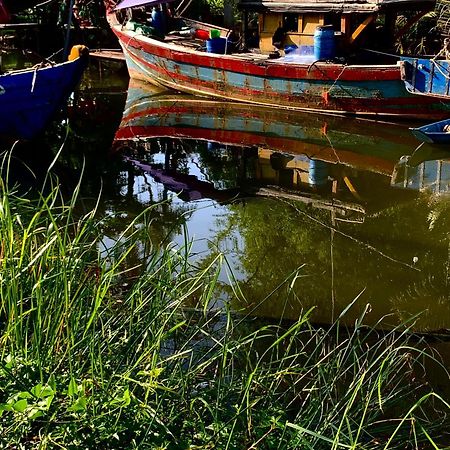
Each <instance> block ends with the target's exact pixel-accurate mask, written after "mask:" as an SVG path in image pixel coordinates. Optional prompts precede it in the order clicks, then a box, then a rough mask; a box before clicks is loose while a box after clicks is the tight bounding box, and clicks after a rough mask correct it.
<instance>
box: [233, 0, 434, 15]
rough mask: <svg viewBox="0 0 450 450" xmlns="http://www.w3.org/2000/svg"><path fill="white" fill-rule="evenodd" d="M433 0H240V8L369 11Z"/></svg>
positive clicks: (423, 4) (419, 6)
mask: <svg viewBox="0 0 450 450" xmlns="http://www.w3.org/2000/svg"><path fill="white" fill-rule="evenodd" d="M435 3H436V1H435V0H344V1H343V0H283V1H280V0H240V1H239V6H240V8H242V9H250V10H269V11H273V12H293V13H315V12H317V13H320V12H321V13H324V12H340V13H370V12H378V11H380V10H382V9H398V10H402V9H403V10H406V9H418V10H420V9H430V8H432V7H433V5H434V4H435Z"/></svg>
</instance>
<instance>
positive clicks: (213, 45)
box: [206, 37, 227, 55]
mask: <svg viewBox="0 0 450 450" xmlns="http://www.w3.org/2000/svg"><path fill="white" fill-rule="evenodd" d="M226 46H227V40H226V38H223V37H216V38H212V39H207V40H206V51H207V52H208V53H220V54H221V55H223V54H224V53H225V49H226Z"/></svg>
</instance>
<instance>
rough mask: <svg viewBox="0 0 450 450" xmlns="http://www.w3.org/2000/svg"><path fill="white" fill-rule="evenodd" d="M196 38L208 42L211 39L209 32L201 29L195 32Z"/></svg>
mask: <svg viewBox="0 0 450 450" xmlns="http://www.w3.org/2000/svg"><path fill="white" fill-rule="evenodd" d="M194 37H195V38H197V39H203V40H204V41H206V40H207V39H209V31H206V30H200V29H199V30H195V32H194Z"/></svg>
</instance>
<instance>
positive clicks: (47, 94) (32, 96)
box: [0, 46, 89, 139]
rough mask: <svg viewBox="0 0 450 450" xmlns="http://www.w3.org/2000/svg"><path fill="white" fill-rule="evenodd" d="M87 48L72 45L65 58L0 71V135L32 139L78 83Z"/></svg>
mask: <svg viewBox="0 0 450 450" xmlns="http://www.w3.org/2000/svg"><path fill="white" fill-rule="evenodd" d="M88 53H89V51H88V49H87V48H86V47H84V46H75V47H74V48H73V49H72V52H71V56H70V57H69V60H68V61H65V62H63V63H59V64H56V63H52V62H50V61H46V62H44V63H42V64H38V65H36V66H35V67H33V68H30V69H24V70H15V71H12V72H9V73H5V74H3V75H0V137H2V138H3V139H32V138H33V137H35V136H36V135H38V134H39V133H40V132H41V131H43V130H44V128H45V126H46V125H47V124H48V123H49V121H50V120H51V119H52V117H53V116H54V115H55V113H56V112H57V111H58V110H59V109H60V108H61V106H62V105H63V104H64V103H65V102H66V101H67V99H68V97H69V95H70V94H71V93H72V92H73V90H74V88H75V87H76V85H77V84H78V83H79V81H80V79H81V76H82V74H83V71H84V69H85V68H86V66H87V61H88Z"/></svg>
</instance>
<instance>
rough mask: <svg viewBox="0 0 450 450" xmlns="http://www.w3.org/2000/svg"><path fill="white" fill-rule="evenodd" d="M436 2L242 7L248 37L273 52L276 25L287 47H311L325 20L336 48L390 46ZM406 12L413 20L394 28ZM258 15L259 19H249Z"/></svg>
mask: <svg viewBox="0 0 450 450" xmlns="http://www.w3.org/2000/svg"><path fill="white" fill-rule="evenodd" d="M434 4H435V1H434V0H347V1H342V0H340V1H334V0H324V1H323V0H240V2H239V8H240V9H241V10H242V11H243V13H244V16H245V19H244V23H245V24H246V26H247V29H246V30H244V31H245V35H246V37H247V40H253V41H258V44H259V48H260V50H261V52H262V53H270V52H272V51H273V50H274V42H273V37H274V34H275V33H276V31H277V30H278V32H280V31H282V33H283V43H282V44H283V47H285V48H289V47H300V48H302V47H303V48H305V49H308V47H310V46H313V44H314V33H315V31H316V29H317V27H318V26H324V25H330V26H332V28H333V30H334V32H335V35H336V40H337V44H338V48H348V47H351V46H352V45H353V44H358V45H360V46H362V45H364V46H368V47H371V48H390V47H391V46H392V45H393V43H394V41H395V39H396V38H398V37H400V36H401V35H402V34H404V33H406V32H407V31H408V30H409V29H410V28H411V27H412V26H413V25H414V24H415V23H416V22H417V21H418V20H419V19H420V18H421V17H422V16H423V15H424V14H426V13H427V12H428V11H430V10H432V9H433V8H434ZM402 11H403V12H405V11H407V12H408V16H410V19H409V20H408V21H407V24H406V25H405V26H404V27H403V29H402V30H397V31H396V30H395V23H396V19H397V15H398V14H399V13H400V12H402ZM255 14H256V15H257V22H256V20H255V19H254V18H253V19H252V18H251V16H252V15H255ZM396 33H397V34H396ZM255 38H256V39H255Z"/></svg>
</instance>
